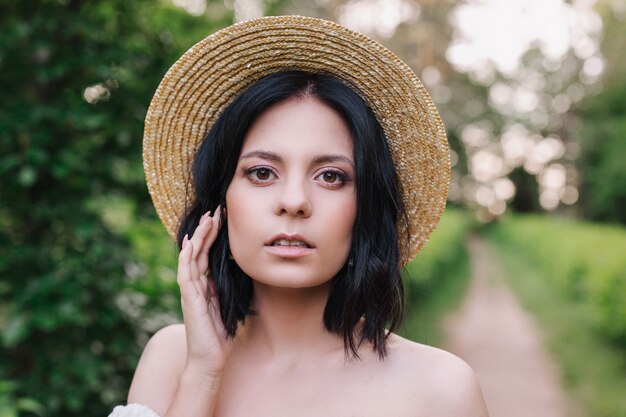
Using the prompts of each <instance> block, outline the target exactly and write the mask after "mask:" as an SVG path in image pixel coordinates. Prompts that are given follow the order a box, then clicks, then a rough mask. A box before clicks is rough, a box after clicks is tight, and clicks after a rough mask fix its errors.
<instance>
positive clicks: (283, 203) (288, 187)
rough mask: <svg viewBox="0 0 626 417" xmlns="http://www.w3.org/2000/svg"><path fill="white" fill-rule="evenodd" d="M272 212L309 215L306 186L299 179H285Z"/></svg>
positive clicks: (309, 208)
mask: <svg viewBox="0 0 626 417" xmlns="http://www.w3.org/2000/svg"><path fill="white" fill-rule="evenodd" d="M274 213H276V214H277V215H282V214H287V215H289V216H294V217H305V218H306V217H309V216H310V215H311V200H310V199H309V196H308V193H307V190H306V187H305V186H304V185H303V184H302V183H301V182H299V181H287V182H286V183H285V184H284V186H283V187H282V188H281V190H280V194H279V196H278V198H277V200H276V205H275V207H274Z"/></svg>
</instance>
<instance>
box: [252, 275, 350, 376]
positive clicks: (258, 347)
mask: <svg viewBox="0 0 626 417" xmlns="http://www.w3.org/2000/svg"><path fill="white" fill-rule="evenodd" d="M329 288H330V285H329V284H325V285H322V286H318V287H314V288H276V287H269V286H266V285H263V284H259V283H254V300H253V304H252V307H253V309H254V310H255V311H256V312H257V314H255V315H249V316H248V317H246V321H245V326H243V329H241V330H243V331H242V333H243V334H245V338H244V340H245V344H246V345H247V347H248V348H252V347H253V348H254V351H255V353H256V354H258V355H262V356H264V357H265V359H266V360H270V361H275V362H280V363H282V364H284V365H285V366H294V365H298V364H300V363H302V362H306V361H308V359H310V358H319V355H327V354H328V353H330V352H335V353H338V352H340V353H341V354H343V338H342V337H341V336H340V335H337V334H334V333H330V332H329V331H328V330H327V329H326V328H325V327H324V322H323V315H324V308H325V306H326V301H327V299H328V291H329Z"/></svg>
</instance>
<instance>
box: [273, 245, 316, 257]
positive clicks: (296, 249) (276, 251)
mask: <svg viewBox="0 0 626 417" xmlns="http://www.w3.org/2000/svg"><path fill="white" fill-rule="evenodd" d="M264 248H265V250H266V251H267V252H268V253H270V254H272V255H275V256H278V257H281V258H289V259H293V258H301V257H303V256H306V255H310V254H311V253H313V251H314V250H315V249H314V248H308V247H305V246H271V245H270V246H264Z"/></svg>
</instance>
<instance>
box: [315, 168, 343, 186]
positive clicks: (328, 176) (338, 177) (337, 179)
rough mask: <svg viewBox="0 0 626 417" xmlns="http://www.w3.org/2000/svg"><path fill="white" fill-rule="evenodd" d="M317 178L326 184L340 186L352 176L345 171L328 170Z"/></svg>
mask: <svg viewBox="0 0 626 417" xmlns="http://www.w3.org/2000/svg"><path fill="white" fill-rule="evenodd" d="M316 179H317V180H318V181H321V182H322V183H324V184H327V185H332V186H335V187H338V186H341V185H343V184H344V183H345V182H347V181H349V179H350V178H349V177H348V176H347V175H346V174H344V173H343V172H340V171H334V170H328V171H324V172H322V173H321V174H319V175H318V176H317V177H316Z"/></svg>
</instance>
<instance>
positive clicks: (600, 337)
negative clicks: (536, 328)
mask: <svg viewBox="0 0 626 417" xmlns="http://www.w3.org/2000/svg"><path fill="white" fill-rule="evenodd" d="M508 221H509V222H515V221H516V219H515V218H514V219H509V220H508ZM540 222H542V224H543V226H544V227H543V228H541V227H540V228H537V229H536V230H535V232H536V233H537V235H536V236H535V239H529V240H528V242H527V245H529V246H528V247H524V246H520V243H519V241H517V243H514V241H516V239H518V238H519V235H518V236H511V235H510V234H509V233H507V231H506V230H503V229H506V227H507V225H506V223H505V225H503V226H502V225H501V226H496V227H495V228H494V229H493V230H492V231H490V232H489V233H488V234H487V236H488V238H489V239H490V240H491V242H492V243H493V244H494V245H493V246H494V247H495V250H496V253H497V254H498V256H499V258H500V259H501V261H502V263H503V266H504V268H505V272H506V274H507V277H508V278H509V282H510V285H511V287H512V288H513V290H514V291H515V292H516V293H517V295H518V297H519V298H520V300H521V302H522V303H523V304H524V306H525V307H526V308H527V309H528V310H529V311H531V312H532V313H533V314H534V315H535V316H536V318H537V320H538V322H539V324H540V326H541V327H542V328H543V329H544V333H545V334H546V343H547V347H548V349H549V351H550V353H551V354H552V356H553V357H554V358H555V360H556V361H557V363H558V364H559V366H560V367H561V369H562V373H563V376H564V383H565V386H566V389H567V390H568V391H569V392H570V394H571V397H572V398H575V399H577V400H578V402H579V403H580V404H581V405H582V406H583V407H584V408H585V411H586V414H587V415H589V416H592V417H626V354H625V352H624V350H623V348H620V347H619V346H618V344H617V343H616V342H615V341H611V339H610V338H608V337H606V334H605V333H604V332H602V331H601V329H600V328H598V326H597V314H596V313H594V311H593V310H594V306H593V305H591V304H589V303H587V302H584V301H582V300H581V298H580V297H577V296H572V292H571V291H570V289H567V288H564V286H563V281H562V279H560V278H559V277H558V276H557V275H556V274H555V273H554V270H553V269H551V268H550V267H548V265H547V263H546V262H544V261H540V260H539V257H538V256H536V255H535V254H537V253H538V251H541V245H542V244H545V242H546V241H549V242H552V241H554V240H555V239H554V237H553V236H549V235H550V228H549V225H547V223H545V224H544V223H543V222H549V220H546V219H542V220H540ZM559 227H560V226H559ZM572 227H573V226H572ZM523 229H524V230H521V229H520V230H519V233H525V234H527V235H528V234H529V233H531V229H529V228H527V227H526V228H523ZM543 237H545V239H543ZM560 239H576V237H575V236H573V235H572V234H571V232H570V235H568V236H563V235H561V236H560ZM531 242H534V246H530V244H531ZM562 247H563V246H555V247H554V248H553V249H552V250H554V251H555V252H557V251H561V252H562V250H561V248H562ZM549 250H550V249H549V248H548V247H546V248H544V253H543V254H542V256H543V257H544V258H545V259H548V258H549V256H550V253H545V252H546V251H549ZM594 250H595V249H594ZM558 261H559V262H562V259H559V260H558Z"/></svg>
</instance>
